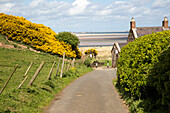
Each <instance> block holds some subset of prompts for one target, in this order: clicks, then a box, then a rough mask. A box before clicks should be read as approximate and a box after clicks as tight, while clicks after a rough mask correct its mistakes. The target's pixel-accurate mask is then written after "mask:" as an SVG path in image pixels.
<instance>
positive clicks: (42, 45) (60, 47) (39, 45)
mask: <svg viewBox="0 0 170 113" xmlns="http://www.w3.org/2000/svg"><path fill="white" fill-rule="evenodd" d="M0 33H1V34H3V35H6V36H7V37H8V38H9V39H10V40H14V41H18V42H22V43H25V44H27V45H31V46H32V47H34V48H35V49H37V50H41V51H44V52H48V53H52V54H56V55H59V56H62V55H63V53H64V52H65V53H66V57H76V52H75V51H73V50H72V47H71V45H68V44H66V43H65V42H62V41H61V42H60V41H59V40H57V39H56V38H55V36H56V35H57V34H56V33H55V32H54V31H53V30H52V29H51V28H50V27H46V26H44V25H43V24H35V23H32V22H30V21H28V20H26V19H25V18H23V17H19V16H12V15H6V14H4V13H0Z"/></svg>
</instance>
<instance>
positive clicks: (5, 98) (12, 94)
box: [0, 48, 92, 113]
mask: <svg viewBox="0 0 170 113" xmlns="http://www.w3.org/2000/svg"><path fill="white" fill-rule="evenodd" d="M0 53H1V54H0V89H1V88H2V87H3V85H4V83H5V82H6V80H7V79H8V77H9V75H10V73H11V72H12V70H13V68H14V66H15V65H16V64H18V65H19V67H18V68H17V70H16V72H15V73H14V75H13V77H12V78H11V80H10V81H9V83H8V85H7V87H6V88H5V90H4V92H3V93H2V94H1V95H0V100H1V101H0V112H23V113H38V112H43V110H44V106H47V105H48V104H49V103H50V101H51V100H52V99H53V98H54V97H55V95H56V94H58V93H59V92H60V91H61V90H62V89H63V88H64V87H66V86H67V85H68V84H69V83H70V82H72V81H73V80H75V79H76V78H78V77H79V76H81V75H83V74H85V73H87V72H89V71H91V70H92V69H91V68H87V67H86V66H84V65H83V64H80V65H76V67H75V68H71V69H69V70H68V71H67V72H66V71H65V73H64V74H63V78H60V77H59V73H58V76H56V71H57V64H58V61H59V58H58V57H57V56H53V55H50V54H47V53H35V52H32V51H28V50H16V49H7V48H0ZM42 61H45V65H44V66H43V68H42V70H41V72H40V73H39V74H38V76H37V78H36V80H35V81H34V83H33V85H32V86H30V87H28V86H27V84H28V82H29V81H30V79H31V78H32V76H33V75H34V73H35V71H36V69H37V68H38V67H39V65H40V64H41V62H42ZM53 61H56V65H55V67H54V72H53V73H52V77H51V80H47V76H48V73H49V71H50V68H51V66H52V64H53ZM31 62H33V63H34V64H33V66H32V67H31V69H30V71H29V72H28V75H29V77H28V79H27V80H26V81H25V83H24V84H23V86H21V88H20V89H17V87H18V86H19V84H20V83H21V81H22V80H23V79H24V77H23V75H24V73H25V72H26V70H27V68H28V66H29V65H30V63H31ZM61 64H62V62H60V67H61ZM66 64H68V62H67V63H66ZM66 66H67V65H66ZM66 66H65V68H64V69H66Z"/></svg>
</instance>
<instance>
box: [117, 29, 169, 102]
mask: <svg viewBox="0 0 170 113" xmlns="http://www.w3.org/2000/svg"><path fill="white" fill-rule="evenodd" d="M169 43H170V31H163V32H158V33H153V34H150V35H145V36H142V37H140V38H137V39H136V40H135V41H133V42H130V43H129V44H128V45H126V46H124V47H123V48H122V49H121V53H120V58H119V59H118V62H117V68H118V69H117V87H118V88H119V90H120V91H121V92H124V94H126V95H128V96H129V97H133V98H134V100H138V99H146V98H148V95H147V94H149V93H150V94H152V90H150V91H149V90H147V87H148V83H147V80H148V77H149V76H150V70H151V69H152V68H153V67H154V64H155V63H156V62H158V61H159V60H158V56H159V55H160V54H161V53H162V52H163V51H164V50H166V49H167V48H168V46H169ZM164 71H167V70H164ZM165 73H166V72H165ZM161 74H163V73H161ZM166 74H167V73H166ZM158 76H159V77H160V75H158ZM164 79H165V78H164ZM166 80H168V78H166ZM155 82H156V84H160V83H158V81H155V80H154V81H152V83H155ZM167 86H168V84H167ZM162 90H163V89H161V91H162Z"/></svg>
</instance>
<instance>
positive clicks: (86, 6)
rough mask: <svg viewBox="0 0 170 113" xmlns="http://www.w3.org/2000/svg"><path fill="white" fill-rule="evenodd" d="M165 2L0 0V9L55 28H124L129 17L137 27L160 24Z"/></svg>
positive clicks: (168, 12)
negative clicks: (133, 19) (134, 21)
mask: <svg viewBox="0 0 170 113" xmlns="http://www.w3.org/2000/svg"><path fill="white" fill-rule="evenodd" d="M169 6H170V0H0V12H3V13H6V14H12V15H15V16H23V17H25V18H26V19H27V20H30V21H31V22H34V23H40V24H44V25H46V26H49V27H51V28H52V29H53V30H54V31H55V32H61V31H71V32H87V31H89V32H97V31H99V32H102V31H128V30H129V22H130V20H131V18H132V17H134V18H135V20H136V24H137V26H138V27H143V26H161V25H162V20H163V18H164V17H165V16H167V17H168V19H169V18H170V7H169Z"/></svg>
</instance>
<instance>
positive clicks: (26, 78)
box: [17, 75, 29, 89]
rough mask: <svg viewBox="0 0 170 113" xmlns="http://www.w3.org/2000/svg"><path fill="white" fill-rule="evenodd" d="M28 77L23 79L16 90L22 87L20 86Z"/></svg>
mask: <svg viewBox="0 0 170 113" xmlns="http://www.w3.org/2000/svg"><path fill="white" fill-rule="evenodd" d="M28 76H29V75H27V76H26V77H25V78H24V80H23V81H22V82H21V84H20V85H19V86H18V88H17V89H19V88H20V87H21V86H22V84H23V83H24V82H25V81H26V80H27V78H28Z"/></svg>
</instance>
